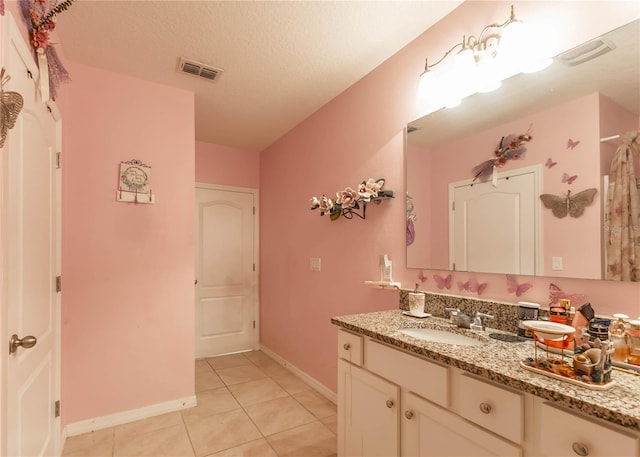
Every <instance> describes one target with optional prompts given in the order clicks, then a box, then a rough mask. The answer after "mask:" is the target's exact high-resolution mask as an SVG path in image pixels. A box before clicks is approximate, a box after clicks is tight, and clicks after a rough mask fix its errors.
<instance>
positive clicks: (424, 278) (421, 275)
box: [418, 270, 428, 282]
mask: <svg viewBox="0 0 640 457" xmlns="http://www.w3.org/2000/svg"><path fill="white" fill-rule="evenodd" d="M418 279H419V280H420V282H425V281H426V280H427V279H428V278H427V277H426V276H425V275H424V272H423V271H422V270H420V273H418Z"/></svg>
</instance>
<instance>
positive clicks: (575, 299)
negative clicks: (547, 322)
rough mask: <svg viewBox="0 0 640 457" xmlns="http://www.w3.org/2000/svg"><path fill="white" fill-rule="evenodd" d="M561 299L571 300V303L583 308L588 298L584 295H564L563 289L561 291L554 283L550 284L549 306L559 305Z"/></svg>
mask: <svg viewBox="0 0 640 457" xmlns="http://www.w3.org/2000/svg"><path fill="white" fill-rule="evenodd" d="M561 298H567V299H569V300H571V303H576V304H577V305H578V306H581V305H582V304H584V303H583V302H584V300H585V298H587V297H586V295H584V294H567V293H564V292H563V291H562V289H560V288H559V287H558V286H556V285H555V284H554V283H552V282H550V283H549V304H550V305H554V304H556V303H558V300H560V299H561ZM576 308H577V307H576Z"/></svg>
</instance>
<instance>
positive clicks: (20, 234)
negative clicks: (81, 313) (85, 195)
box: [0, 16, 60, 456]
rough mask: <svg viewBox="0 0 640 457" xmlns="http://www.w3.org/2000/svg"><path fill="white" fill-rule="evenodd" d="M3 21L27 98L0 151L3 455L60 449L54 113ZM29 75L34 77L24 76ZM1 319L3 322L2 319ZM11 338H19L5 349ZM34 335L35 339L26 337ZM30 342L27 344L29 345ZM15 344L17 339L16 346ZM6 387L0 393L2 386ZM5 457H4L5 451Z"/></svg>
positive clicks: (15, 84) (11, 61)
mask: <svg viewBox="0 0 640 457" xmlns="http://www.w3.org/2000/svg"><path fill="white" fill-rule="evenodd" d="M4 21H5V22H4V23H3V59H2V60H3V64H2V65H3V66H4V67H5V68H6V69H7V72H8V74H9V75H10V76H11V80H10V81H9V84H8V85H7V86H6V87H5V91H7V90H8V91H15V92H18V93H20V94H21V95H22V97H23V98H24V107H23V108H22V111H21V113H20V116H19V117H18V120H17V122H16V125H15V127H14V128H13V129H12V130H10V131H9V135H8V138H7V141H6V143H5V146H4V149H3V150H2V172H3V173H2V187H1V188H2V214H1V219H0V220H1V221H2V226H1V232H2V234H3V238H2V254H0V255H1V256H2V281H1V282H2V317H3V319H2V320H3V325H2V336H3V341H2V368H3V369H2V377H3V379H2V383H3V385H5V383H6V392H3V397H2V403H3V407H2V418H1V419H2V423H3V427H2V432H3V434H2V449H0V451H2V452H0V453H2V455H19V456H45V455H46V456H50V455H56V454H57V453H58V452H59V449H58V447H59V437H60V420H59V418H56V411H55V410H56V408H55V403H56V401H57V400H58V398H59V378H60V373H59V370H60V368H59V366H60V365H59V364H60V328H59V326H60V321H59V316H60V298H59V295H60V294H58V293H56V276H57V275H58V274H59V271H60V230H59V229H60V201H59V197H60V187H59V186H60V170H59V169H57V168H56V152H57V151H59V146H60V122H59V121H60V118H59V116H57V108H56V107H55V105H53V104H51V105H50V106H47V105H45V104H43V103H42V102H41V101H40V100H39V96H38V93H37V90H36V84H35V81H36V79H37V76H38V73H37V71H38V70H37V68H36V67H35V65H34V64H33V60H32V57H31V52H30V49H29V48H27V45H26V44H25V43H24V41H22V38H21V37H20V34H19V32H18V29H17V27H16V25H15V23H14V22H13V19H12V18H11V17H10V16H7V17H6V18H5V19H4ZM29 73H30V74H31V77H30V76H29ZM5 317H6V320H5ZM13 335H16V336H15V337H14V341H16V340H15V338H17V339H18V340H22V341H23V346H20V345H17V344H16V345H15V347H14V350H12V351H11V353H10V351H8V350H7V348H9V347H10V344H9V341H10V339H11V338H12V336H13ZM28 337H33V338H28ZM29 339H31V340H32V341H31V343H34V342H35V345H33V346H32V347H27V346H30V345H29V344H28V341H29ZM18 342H19V341H16V343H18ZM3 390H4V389H3ZM5 452H6V454H5Z"/></svg>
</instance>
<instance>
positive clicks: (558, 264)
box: [551, 257, 562, 270]
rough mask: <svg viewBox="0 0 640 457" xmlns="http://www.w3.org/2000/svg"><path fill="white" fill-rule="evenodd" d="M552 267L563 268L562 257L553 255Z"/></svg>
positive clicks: (553, 268) (554, 268) (555, 268)
mask: <svg viewBox="0 0 640 457" xmlns="http://www.w3.org/2000/svg"><path fill="white" fill-rule="evenodd" d="M551 269H552V270H562V257H551Z"/></svg>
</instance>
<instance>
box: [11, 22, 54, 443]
mask: <svg viewBox="0 0 640 457" xmlns="http://www.w3.org/2000/svg"><path fill="white" fill-rule="evenodd" d="M0 24H1V26H0V35H1V36H2V45H1V46H0V61H2V62H3V63H4V62H5V60H6V56H7V54H8V53H9V48H8V47H9V46H12V45H15V47H16V49H17V50H18V53H19V54H20V56H21V58H22V61H23V63H24V65H25V66H26V67H27V68H28V70H29V71H30V72H31V74H32V75H33V81H34V91H36V90H37V88H36V87H35V86H36V84H37V81H38V78H39V68H38V66H37V65H36V62H35V60H34V59H33V55H32V53H31V46H30V45H28V44H27V43H26V42H25V41H24V38H23V36H22V34H21V32H20V28H19V27H18V25H17V23H16V21H15V19H14V17H13V15H12V13H11V11H5V15H4V16H0ZM8 70H9V74H11V71H13V70H10V69H8ZM46 105H47V107H48V108H49V112H50V113H51V116H52V117H53V118H54V120H55V121H56V124H57V125H56V144H55V147H56V151H61V150H62V120H61V114H60V110H59V109H58V106H57V105H56V104H55V102H53V101H51V100H50V101H48V102H47V103H46ZM10 135H11V133H10V132H9V134H8V136H10ZM8 143H9V138H7V141H6V142H5V145H4V147H3V148H2V149H0V151H1V152H0V177H1V179H0V349H1V351H0V352H1V354H0V373H2V375H1V376H0V455H7V452H8V450H7V445H8V443H7V439H8V437H7V420H8V417H7V402H8V391H7V387H8V386H7V379H6V373H7V367H8V360H9V353H8V351H7V350H6V348H7V345H8V342H9V334H10V333H12V332H11V330H10V329H9V328H8V322H7V321H8V315H9V300H8V296H9V289H8V284H7V279H8V274H7V271H8V268H9V266H10V263H9V259H8V257H7V254H6V253H7V252H8V246H9V244H10V243H11V242H12V241H13V240H10V239H9V237H8V234H7V232H8V224H9V221H8V216H9V214H8V211H9V209H10V205H9V202H8V201H7V198H8V194H9V191H10V190H9V180H8V179H7V177H8V176H9V174H10V173H11V172H12V168H11V162H10V159H9V154H10V151H9V148H8V145H9V144H8ZM54 176H55V184H54V186H55V190H54V191H55V192H56V195H55V203H54V205H55V233H54V235H55V236H54V245H55V246H54V256H55V257H56V259H55V271H56V273H55V274H56V276H60V275H61V271H62V172H61V168H60V169H58V170H57V171H56V172H55V173H54ZM54 280H55V278H51V281H54ZM54 301H55V306H54V312H53V316H52V326H53V332H54V335H53V340H54V349H53V361H52V363H53V365H54V370H53V377H54V379H53V380H52V383H53V385H54V398H56V399H58V400H60V394H61V389H60V387H61V354H62V348H61V345H62V342H61V294H60V293H56V294H55V299H54ZM52 410H53V405H52ZM52 440H53V447H54V450H55V452H56V454H57V455H58V454H60V453H61V452H62V446H63V445H64V437H63V436H62V431H61V416H58V417H57V418H55V422H54V429H53V436H52Z"/></svg>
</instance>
